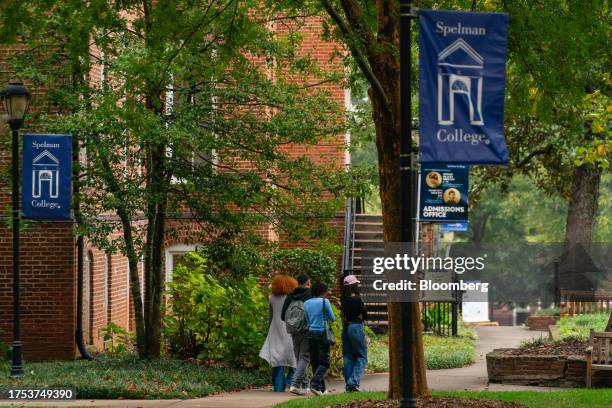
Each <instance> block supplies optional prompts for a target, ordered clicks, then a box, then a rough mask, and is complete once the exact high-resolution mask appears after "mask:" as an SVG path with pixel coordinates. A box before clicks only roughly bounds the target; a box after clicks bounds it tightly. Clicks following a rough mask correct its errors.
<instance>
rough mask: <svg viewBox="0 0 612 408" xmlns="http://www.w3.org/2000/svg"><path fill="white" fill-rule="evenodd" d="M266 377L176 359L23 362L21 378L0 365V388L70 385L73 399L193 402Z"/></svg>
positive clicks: (263, 381) (259, 382)
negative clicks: (11, 377) (73, 393)
mask: <svg viewBox="0 0 612 408" xmlns="http://www.w3.org/2000/svg"><path fill="white" fill-rule="evenodd" d="M269 382H270V380H269V377H268V375H267V374H265V373H261V372H257V371H252V370H234V369H229V368H214V367H204V366H197V365H195V364H192V363H187V362H182V361H180V360H171V359H161V360H157V361H142V360H139V359H137V358H135V357H124V358H112V357H108V356H100V357H98V358H97V359H96V360H94V361H86V360H77V361H52V362H36V363H34V362H33V363H28V362H26V376H25V377H24V378H22V379H19V380H13V379H10V378H9V377H8V366H6V365H2V363H0V388H4V387H6V386H15V387H36V388H41V387H75V388H76V392H77V398H79V399H82V398H85V399H89V398H92V399H93V398H97V399H117V398H126V399H175V398H181V399H182V398H195V397H203V396H206V395H210V394H214V393H218V392H222V391H232V390H237V389H243V388H249V387H255V386H263V385H265V384H268V383H269Z"/></svg>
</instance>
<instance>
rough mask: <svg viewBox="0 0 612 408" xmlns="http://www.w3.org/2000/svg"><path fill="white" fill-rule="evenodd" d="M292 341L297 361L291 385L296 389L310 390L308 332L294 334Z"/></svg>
mask: <svg viewBox="0 0 612 408" xmlns="http://www.w3.org/2000/svg"><path fill="white" fill-rule="evenodd" d="M291 339H292V340H293V351H294V352H295V360H296V361H297V367H296V369H295V375H294V376H293V382H292V383H291V385H293V386H294V387H296V388H302V389H303V388H308V363H309V362H310V351H309V339H308V332H305V333H296V334H292V335H291Z"/></svg>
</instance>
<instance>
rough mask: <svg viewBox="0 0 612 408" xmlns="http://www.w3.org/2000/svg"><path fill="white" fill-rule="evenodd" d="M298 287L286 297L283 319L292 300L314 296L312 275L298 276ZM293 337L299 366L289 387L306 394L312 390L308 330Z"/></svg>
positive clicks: (290, 390)
mask: <svg viewBox="0 0 612 408" xmlns="http://www.w3.org/2000/svg"><path fill="white" fill-rule="evenodd" d="M297 281H298V287H297V288H295V289H294V290H293V292H291V293H290V294H289V295H288V296H287V298H286V299H285V303H284V304H283V309H282V312H281V320H283V321H285V314H286V312H287V309H288V308H289V305H291V302H294V301H301V302H305V301H307V300H308V299H310V298H312V295H311V293H310V286H311V283H310V277H309V276H308V275H306V274H305V273H304V274H301V275H300V276H298V277H297ZM291 339H292V340H293V352H294V353H295V359H296V361H297V368H296V370H295V374H294V375H293V381H292V383H291V386H290V387H289V392H291V393H293V394H296V395H306V394H308V392H309V391H310V390H309V389H308V384H309V380H308V363H309V362H310V350H309V346H308V330H305V331H304V332H301V333H292V334H291Z"/></svg>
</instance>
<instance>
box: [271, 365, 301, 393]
mask: <svg viewBox="0 0 612 408" xmlns="http://www.w3.org/2000/svg"><path fill="white" fill-rule="evenodd" d="M285 368H287V375H285ZM294 372H295V368H293V367H284V366H278V367H272V385H273V386H274V392H284V391H285V387H288V386H289V385H291V380H292V379H293V373H294Z"/></svg>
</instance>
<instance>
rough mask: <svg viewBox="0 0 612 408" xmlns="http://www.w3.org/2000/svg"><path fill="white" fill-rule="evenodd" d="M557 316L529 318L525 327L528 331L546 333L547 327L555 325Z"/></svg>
mask: <svg viewBox="0 0 612 408" xmlns="http://www.w3.org/2000/svg"><path fill="white" fill-rule="evenodd" d="M557 320H559V316H529V317H528V318H527V327H529V330H538V331H547V330H548V326H552V325H554V324H556V323H557Z"/></svg>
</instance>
